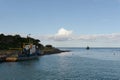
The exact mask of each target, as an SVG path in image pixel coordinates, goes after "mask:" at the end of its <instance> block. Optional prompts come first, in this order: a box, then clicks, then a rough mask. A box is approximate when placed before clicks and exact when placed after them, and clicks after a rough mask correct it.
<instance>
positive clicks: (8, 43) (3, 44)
mask: <svg viewBox="0 0 120 80" xmlns="http://www.w3.org/2000/svg"><path fill="white" fill-rule="evenodd" d="M24 43H33V44H35V45H37V46H38V48H39V49H40V50H41V51H42V54H41V55H45V54H55V53H60V52H66V51H61V50H59V49H57V48H55V47H53V46H52V45H46V46H43V45H42V44H40V40H38V39H34V38H31V37H27V38H25V37H21V36H20V35H14V36H12V35H4V34H0V55H2V54H4V55H6V54H10V53H13V52H16V51H18V52H19V51H20V49H21V48H22V47H23V44H24ZM18 52H17V53H18Z"/></svg>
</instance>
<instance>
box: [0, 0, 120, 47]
mask: <svg viewBox="0 0 120 80" xmlns="http://www.w3.org/2000/svg"><path fill="white" fill-rule="evenodd" d="M119 21H120V0H0V32H1V33H8V34H13V33H14V34H24V35H27V34H32V35H31V36H32V37H35V38H39V39H40V40H41V43H43V44H52V45H53V46H57V47H61V46H63V47H64V46H66V47H84V46H87V45H89V46H92V47H96V46H97V47H120V38H119V37H120V32H119V30H120V22H119ZM62 33H63V34H62Z"/></svg>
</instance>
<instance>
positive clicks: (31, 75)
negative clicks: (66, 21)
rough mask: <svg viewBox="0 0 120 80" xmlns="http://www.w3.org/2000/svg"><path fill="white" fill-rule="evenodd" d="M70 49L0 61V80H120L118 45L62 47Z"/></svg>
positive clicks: (119, 52)
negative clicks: (23, 58)
mask: <svg viewBox="0 0 120 80" xmlns="http://www.w3.org/2000/svg"><path fill="white" fill-rule="evenodd" d="M62 49H69V50H71V52H66V53H61V54H54V55H45V56H41V57H40V58H39V59H36V60H31V61H24V62H10V63H8V62H7V63H0V80H120V76H119V75H120V49H119V48H92V49H90V50H86V49H84V48H62Z"/></svg>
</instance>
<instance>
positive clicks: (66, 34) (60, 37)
mask: <svg viewBox="0 0 120 80" xmlns="http://www.w3.org/2000/svg"><path fill="white" fill-rule="evenodd" d="M72 33H73V32H72V31H71V30H66V29H64V28H61V29H59V30H58V32H57V33H56V34H55V35H53V36H50V37H49V39H51V40H54V41H67V40H71V35H72Z"/></svg>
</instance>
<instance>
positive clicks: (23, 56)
mask: <svg viewBox="0 0 120 80" xmlns="http://www.w3.org/2000/svg"><path fill="white" fill-rule="evenodd" d="M40 54H41V52H40V50H39V49H38V46H36V45H33V44H24V46H23V49H22V51H21V52H19V53H12V54H9V56H8V55H6V56H5V57H4V61H5V62H16V61H26V60H32V59H38V57H39V55H40Z"/></svg>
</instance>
